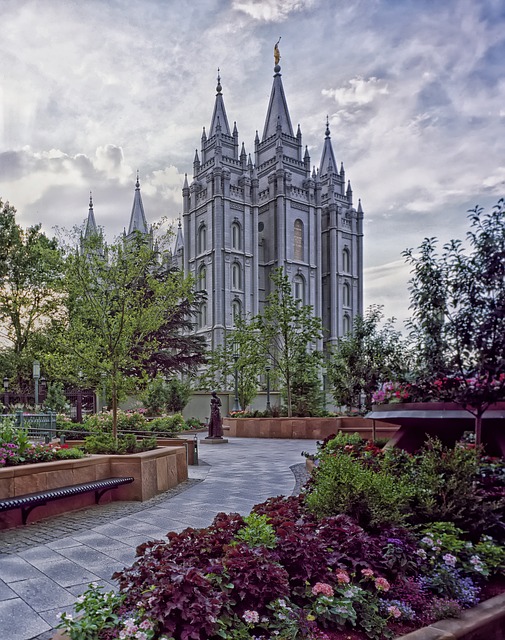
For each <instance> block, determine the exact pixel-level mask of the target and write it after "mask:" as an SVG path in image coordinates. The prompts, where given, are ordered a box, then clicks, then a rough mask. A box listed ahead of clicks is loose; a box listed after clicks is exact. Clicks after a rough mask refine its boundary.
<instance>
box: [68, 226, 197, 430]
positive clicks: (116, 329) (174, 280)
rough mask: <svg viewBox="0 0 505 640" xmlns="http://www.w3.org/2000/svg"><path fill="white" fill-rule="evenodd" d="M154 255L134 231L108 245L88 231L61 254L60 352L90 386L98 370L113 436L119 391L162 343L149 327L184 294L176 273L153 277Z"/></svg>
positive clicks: (187, 293) (187, 284) (186, 281)
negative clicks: (77, 244) (89, 235)
mask: <svg viewBox="0 0 505 640" xmlns="http://www.w3.org/2000/svg"><path fill="white" fill-rule="evenodd" d="M159 257H160V256H159V254H158V253H157V251H155V250H153V249H152V248H151V247H150V245H149V243H148V242H147V240H146V239H145V238H144V237H143V236H142V235H141V234H138V233H137V234H135V235H134V237H130V238H128V239H120V240H118V241H116V242H115V243H113V244H112V245H109V246H105V245H104V243H103V240H102V238H101V236H99V235H98V234H97V235H94V236H93V237H92V238H90V239H88V240H85V241H84V242H83V251H82V252H80V253H79V252H76V251H75V250H74V251H72V252H71V253H69V255H68V256H67V259H66V265H65V267H66V268H65V281H64V285H65V291H66V298H65V307H66V321H65V324H64V327H63V331H62V333H61V336H60V338H61V345H62V347H63V349H61V350H60V358H61V360H62V362H63V363H65V362H66V365H67V366H68V365H69V363H70V365H71V366H74V368H77V369H80V370H81V371H82V372H83V374H84V377H85V378H86V380H87V381H89V382H90V383H92V384H94V385H95V386H98V384H100V381H101V376H102V374H105V376H106V378H107V380H108V385H109V388H110V393H111V397H112V412H113V435H114V437H116V436H117V406H118V397H119V394H120V393H121V392H123V391H125V390H127V389H128V388H130V387H131V384H132V381H137V382H138V380H139V379H142V377H143V376H145V375H146V371H147V370H148V369H149V362H150V358H151V356H152V355H153V354H154V353H156V352H158V351H159V350H160V349H162V348H163V344H162V343H161V342H160V340H159V337H158V335H157V332H158V331H159V330H160V329H161V328H162V327H163V326H164V325H165V323H166V320H167V314H170V313H171V312H172V311H173V310H174V309H175V307H177V305H178V304H179V301H180V300H181V299H185V298H191V296H192V293H191V292H192V280H191V279H190V278H184V277H183V275H182V274H181V273H180V272H179V271H173V270H171V271H168V272H167V274H166V278H160V277H158V275H159V274H158V270H159V267H160V263H159Z"/></svg>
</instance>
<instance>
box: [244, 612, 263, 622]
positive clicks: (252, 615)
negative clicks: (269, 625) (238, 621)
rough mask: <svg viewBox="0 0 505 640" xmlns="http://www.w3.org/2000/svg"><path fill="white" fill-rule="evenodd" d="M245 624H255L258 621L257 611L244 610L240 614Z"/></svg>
mask: <svg viewBox="0 0 505 640" xmlns="http://www.w3.org/2000/svg"><path fill="white" fill-rule="evenodd" d="M242 618H244V620H245V621H246V622H247V624H257V623H258V622H259V621H260V616H259V613H258V612H257V611H244V615H243V616H242Z"/></svg>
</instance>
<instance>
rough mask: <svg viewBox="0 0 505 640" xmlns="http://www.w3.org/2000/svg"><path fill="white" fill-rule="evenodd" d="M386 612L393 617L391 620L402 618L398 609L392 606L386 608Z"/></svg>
mask: <svg viewBox="0 0 505 640" xmlns="http://www.w3.org/2000/svg"><path fill="white" fill-rule="evenodd" d="M387 612H388V613H389V615H390V616H393V618H401V616H402V612H401V611H400V609H398V607H395V606H394V605H391V606H390V607H388V608H387Z"/></svg>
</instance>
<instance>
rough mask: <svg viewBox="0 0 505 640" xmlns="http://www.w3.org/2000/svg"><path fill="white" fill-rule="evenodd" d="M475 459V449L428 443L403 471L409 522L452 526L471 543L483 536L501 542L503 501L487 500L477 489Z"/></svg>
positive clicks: (504, 502)
mask: <svg viewBox="0 0 505 640" xmlns="http://www.w3.org/2000/svg"><path fill="white" fill-rule="evenodd" d="M479 457H480V451H479V450H478V449H468V448H466V447H463V446H460V445H458V444H456V446H454V447H453V448H449V447H445V446H443V445H442V443H441V442H440V441H439V440H437V439H434V440H429V441H428V443H427V444H426V445H425V447H424V448H423V449H422V450H421V451H420V452H419V454H418V455H416V456H413V457H412V458H411V463H410V465H406V467H405V468H404V471H403V473H404V478H405V480H406V481H408V482H409V483H410V484H411V485H412V486H413V488H414V495H413V498H412V515H411V518H410V521H411V522H412V523H413V524H424V523H428V522H440V521H446V522H452V523H454V524H455V525H456V527H459V528H461V529H465V530H466V531H467V532H468V533H469V535H470V538H472V539H474V540H478V539H479V538H480V537H481V535H482V534H483V533H492V534H493V535H494V536H497V537H498V539H503V536H504V534H505V529H504V524H503V522H502V518H501V515H502V514H503V509H504V507H505V499H503V498H498V499H497V500H493V499H489V498H488V497H487V496H486V495H485V494H484V493H483V491H482V490H481V488H479V483H478V478H479Z"/></svg>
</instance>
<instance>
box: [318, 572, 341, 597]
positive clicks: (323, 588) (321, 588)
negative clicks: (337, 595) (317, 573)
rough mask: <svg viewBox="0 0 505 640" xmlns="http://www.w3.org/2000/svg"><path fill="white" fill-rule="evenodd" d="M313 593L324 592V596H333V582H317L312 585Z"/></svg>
mask: <svg viewBox="0 0 505 640" xmlns="http://www.w3.org/2000/svg"><path fill="white" fill-rule="evenodd" d="M337 577H338V576H337ZM312 593H313V594H314V595H315V596H317V595H319V594H320V593H322V594H323V595H324V596H328V597H330V598H331V597H332V596H333V594H334V591H333V587H332V586H331V584H327V583H326V582H316V584H315V585H314V586H313V587H312Z"/></svg>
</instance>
